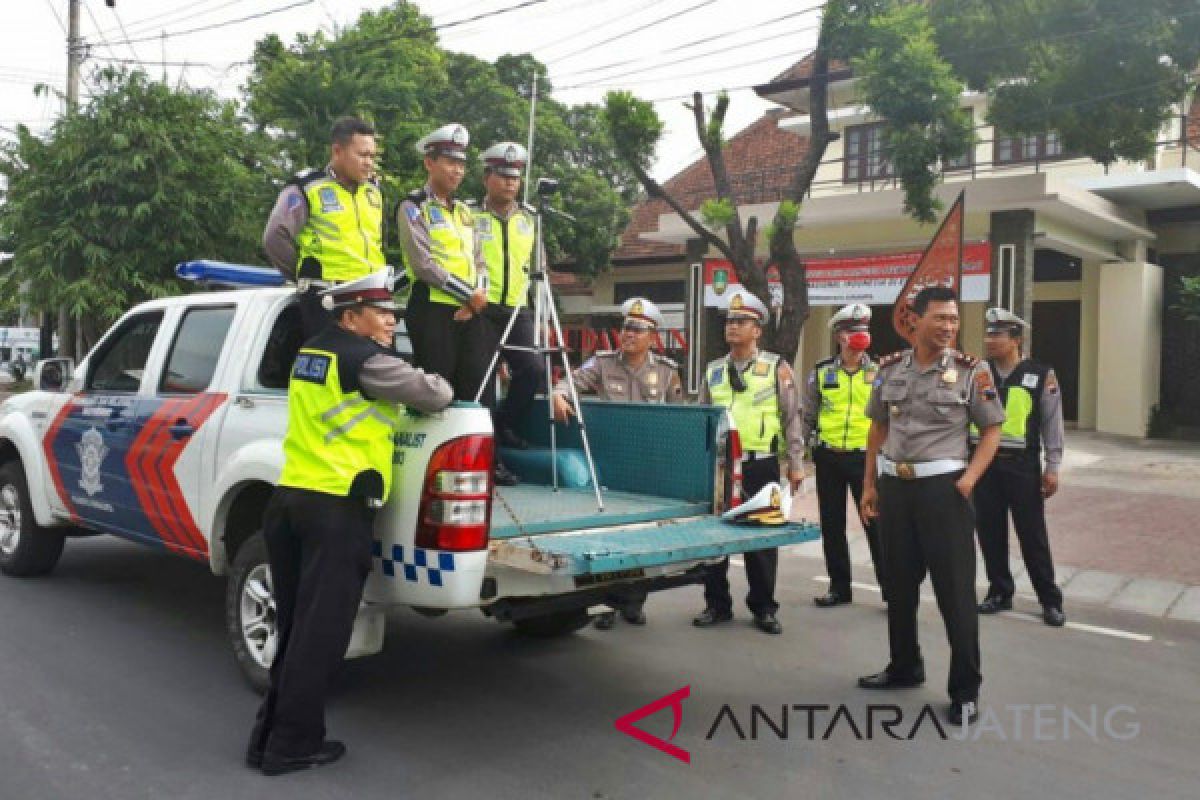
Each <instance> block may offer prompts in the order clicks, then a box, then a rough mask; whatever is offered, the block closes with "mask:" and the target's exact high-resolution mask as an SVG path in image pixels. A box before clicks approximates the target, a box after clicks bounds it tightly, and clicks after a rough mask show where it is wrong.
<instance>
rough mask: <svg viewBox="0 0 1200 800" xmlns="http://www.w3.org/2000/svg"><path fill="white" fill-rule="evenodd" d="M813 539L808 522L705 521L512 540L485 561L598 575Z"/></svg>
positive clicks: (816, 532) (496, 545) (815, 531)
mask: <svg viewBox="0 0 1200 800" xmlns="http://www.w3.org/2000/svg"><path fill="white" fill-rule="evenodd" d="M819 536H820V528H819V527H818V526H817V525H815V524H813V523H810V522H796V523H789V524H787V525H783V526H778V527H753V526H740V525H731V524H729V523H726V522H721V521H720V520H719V519H718V518H716V517H714V516H711V515H705V516H696V517H689V518H685V519H674V520H663V521H659V522H650V523H643V524H638V525H628V526H623V527H608V528H593V529H590V530H580V531H575V532H571V533H547V534H531V535H528V536H515V537H512V538H508V539H502V540H498V541H493V542H492V544H491V551H490V555H489V560H490V561H491V562H492V563H493V564H498V565H503V566H506V567H510V568H513V569H519V570H523V571H526V572H533V573H537V574H541V575H563V576H582V575H599V574H602V573H612V572H620V571H623V570H636V569H641V568H646V567H657V566H663V565H665V564H673V563H678V562H683V561H695V560H698V559H706V558H716V557H719V556H723V555H729V554H731V553H744V552H748V551H751V550H764V549H766V548H768V547H780V546H783V545H788V544H797V543H799V542H807V541H811V540H813V539H816V538H818V537H819Z"/></svg>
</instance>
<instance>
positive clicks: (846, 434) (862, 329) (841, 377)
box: [802, 303, 887, 608]
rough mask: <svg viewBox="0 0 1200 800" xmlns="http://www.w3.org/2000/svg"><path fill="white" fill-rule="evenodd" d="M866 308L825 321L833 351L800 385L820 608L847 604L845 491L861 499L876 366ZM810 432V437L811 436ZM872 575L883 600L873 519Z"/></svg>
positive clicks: (854, 307)
mask: <svg viewBox="0 0 1200 800" xmlns="http://www.w3.org/2000/svg"><path fill="white" fill-rule="evenodd" d="M870 324H871V309H870V307H869V306H865V305H863V304H861V303H853V304H851V305H848V306H845V307H844V308H841V309H839V310H838V312H837V313H836V314H834V315H833V317H832V318H831V319H830V320H829V327H830V329H831V330H832V331H833V336H834V339H835V341H836V343H837V346H838V354H837V355H836V356H834V357H833V358H828V359H825V360H824V361H820V362H818V363H817V365H816V367H814V368H813V371H812V372H810V373H809V374H808V381H807V382H806V383H805V389H804V425H803V428H802V431H803V435H804V441H806V442H807V441H811V440H812V439H815V440H816V441H815V443H814V447H813V451H812V453H813V465H814V466H815V467H816V471H817V502H818V505H819V507H820V513H821V543H822V546H823V548H824V550H825V568H826V569H827V570H828V571H829V591H828V592H826V593H825V594H823V595H821V596H820V597H814V598H813V602H814V603H816V604H817V605H818V606H819V607H821V608H829V607H831V606H836V605H840V604H842V603H849V602H850V601H851V599H852V597H853V592H852V591H851V588H850V546H849V543H848V542H847V541H846V490H847V489H849V490H850V493H851V495H852V496H853V497H854V505H855V507H856V508H857V507H858V504H859V503H860V502H861V500H862V486H863V469H864V465H865V463H866V452H867V430H868V429H869V428H870V427H871V420H870V419H868V418H867V414H866V410H867V400H869V399H870V397H871V384H872V383H873V382H874V380H875V373H876V371H877V369H878V368H877V367H876V365H875V363H874V362H873V361H872V360H871V357H870V356H869V355H867V352H866V351H867V349H868V348H869V347H870V346H871V333H870ZM810 437H811V438H810ZM863 530H864V531H865V533H866V535H867V545H868V546H869V547H870V549H871V561H872V563H873V564H874V565H875V579H876V580H877V581H878V582H879V587H880V589H881V590H882V591H883V599H884V602H887V584H886V582H885V581H884V568H883V555H882V554H881V552H880V550H879V531H878V529H877V526H876V525H875V523H874V522H873V521H868V522H864V524H863Z"/></svg>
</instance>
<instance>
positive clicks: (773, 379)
mask: <svg viewBox="0 0 1200 800" xmlns="http://www.w3.org/2000/svg"><path fill="white" fill-rule="evenodd" d="M766 319H767V307H766V306H765V305H763V303H762V301H761V300H759V299H758V298H757V297H755V296H754V295H753V294H751V293H750V292H748V291H746V290H744V289H737V290H735V291H733V292H731V293H730V295H729V301H728V305H727V306H726V312H725V342H726V344H728V345H729V355H727V356H725V357H723V358H718V359H716V360H715V361H711V362H709V364H708V366H707V367H706V368H705V371H704V386H703V388H702V389H701V390H700V402H701V403H712V404H713V405H718V406H724V407H726V408H728V409H729V411H730V413H731V414H732V415H733V422H734V426H735V427H736V428H737V432H738V435H739V437H740V438H741V442H742V453H743V462H742V494H743V496H744V497H747V498H749V497H753V496H754V495H755V494H756V493H757V492H758V491H759V490H760V489H762V487H763V486H765V485H766V484H768V483H770V482H771V481H778V480H779V458H780V456H781V455H782V456H784V457H785V458H786V459H787V462H788V480H789V481H790V482H791V484H792V488H793V490H794V489H797V488H798V487H799V485H800V482H801V481H802V480H803V479H804V467H803V463H804V461H803V459H804V436H803V434H802V432H801V427H802V423H801V419H800V417H801V414H800V397H799V393H798V392H797V390H796V381H795V377H794V375H793V373H792V368H791V367H790V366H788V364H787V363H786V362H784V361H783V360H782V359H781V358H780V357H779V356H777V355H776V354H774V353H768V352H766V351H763V350H759V349H758V340H759V338H761V337H762V326H763V323H764V322H765V321H766ZM743 558H744V560H745V563H746V581H747V582H748V583H749V584H750V593H749V594H748V595H747V597H746V605H747V606H749V608H750V612H751V613H752V614H753V615H754V624H755V626H756V627H758V629H759V630H761V631H763V632H764V633H782V632H783V626H782V625H780V624H779V620H777V619H776V618H775V612H777V611H778V610H779V604H778V603H777V602H775V574H776V572H777V569H778V565H779V551H778V550H777V549H776V548H770V549H767V550H756V551H753V552H749V553H746V554H745V555H744V557H743ZM704 601H705V608H704V611H702V612H701V613H700V614H699V615H698V616H697V617H696V618H695V619H693V620H692V623H693V624H694V625H696V626H697V627H701V628H706V627H709V626H711V625H716V624H717V623H721V622H728V621H729V620H731V619H733V598H732V597H730V594H729V559H728V558H726V559H724V560H722V561H721V563H720V564H718V565H716V566H714V567H710V568H709V569H708V571H707V573H706V576H705V580H704Z"/></svg>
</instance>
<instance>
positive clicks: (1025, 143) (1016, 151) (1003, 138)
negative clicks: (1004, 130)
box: [994, 131, 1069, 164]
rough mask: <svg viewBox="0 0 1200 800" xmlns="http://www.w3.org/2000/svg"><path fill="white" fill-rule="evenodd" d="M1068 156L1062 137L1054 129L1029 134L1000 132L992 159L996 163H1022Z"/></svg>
mask: <svg viewBox="0 0 1200 800" xmlns="http://www.w3.org/2000/svg"><path fill="white" fill-rule="evenodd" d="M1068 157H1069V155H1068V154H1067V153H1065V152H1063V146H1062V139H1061V138H1060V137H1059V135H1058V134H1057V133H1056V132H1054V131H1049V132H1048V133H1038V134H1034V135H1030V136H1007V135H1003V134H1002V135H1000V136H999V137H998V138H997V139H996V150H995V157H994V160H995V162H996V163H997V164H1023V163H1027V162H1031V161H1053V160H1054V159H1059V158H1068Z"/></svg>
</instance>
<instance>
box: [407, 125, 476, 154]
mask: <svg viewBox="0 0 1200 800" xmlns="http://www.w3.org/2000/svg"><path fill="white" fill-rule="evenodd" d="M470 141H471V135H470V134H469V133H467V129H466V128H464V127H463V126H462V125H459V124H458V123H457V122H451V123H450V124H449V125H443V126H442V127H440V128H438V129H437V130H436V131H434V132H433V133H429V134H426V135H425V136H422V137H421V138H420V139H419V140H417V152H418V153H420V154H422V155H426V156H449V157H450V158H457V159H459V160H461V161H466V160H467V145H468V144H469V143H470Z"/></svg>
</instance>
